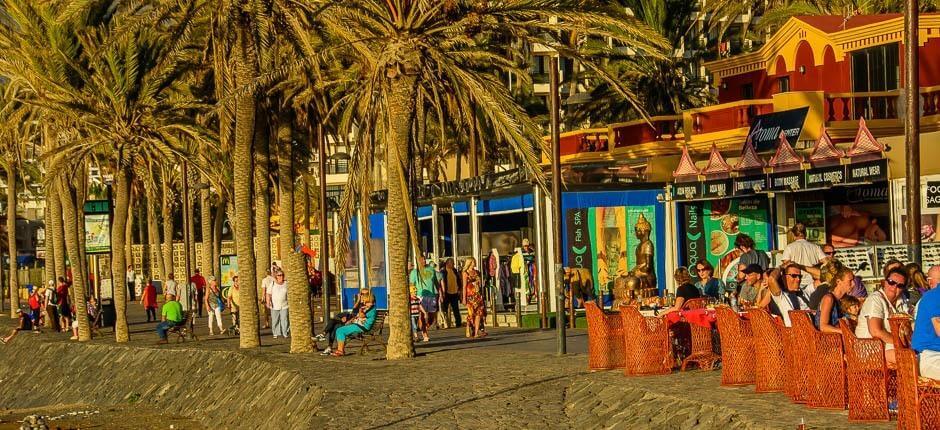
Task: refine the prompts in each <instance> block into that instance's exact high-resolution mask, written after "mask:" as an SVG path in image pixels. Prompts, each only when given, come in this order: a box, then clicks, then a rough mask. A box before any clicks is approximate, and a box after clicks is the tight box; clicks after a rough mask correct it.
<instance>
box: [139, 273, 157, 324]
mask: <svg viewBox="0 0 940 430" xmlns="http://www.w3.org/2000/svg"><path fill="white" fill-rule="evenodd" d="M140 304H141V305H143V307H144V310H145V311H147V322H150V321H151V318H152V320H153V321H156V320H157V287H154V286H153V280H149V281H147V286H146V287H144V291H143V294H141V295H140Z"/></svg>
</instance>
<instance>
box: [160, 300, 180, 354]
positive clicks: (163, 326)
mask: <svg viewBox="0 0 940 430" xmlns="http://www.w3.org/2000/svg"><path fill="white" fill-rule="evenodd" d="M160 315H161V316H160V319H161V321H160V324H157V335H159V336H160V341H159V342H157V343H158V344H161V343H167V342H168V341H167V339H166V334H167V332H168V331H170V329H171V328H173V327H176V326H178V325H180V324H182V323H183V321H184V319H183V305H181V304H180V302H178V301H176V296H174V295H173V294H170V295H168V296H167V301H166V303H164V304H163V308H162V309H161V310H160Z"/></svg>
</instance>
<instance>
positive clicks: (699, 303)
mask: <svg viewBox="0 0 940 430" xmlns="http://www.w3.org/2000/svg"><path fill="white" fill-rule="evenodd" d="M706 306H708V299H707V298H698V299H689V300H686V301H684V302H682V310H692V309H705V307H706Z"/></svg>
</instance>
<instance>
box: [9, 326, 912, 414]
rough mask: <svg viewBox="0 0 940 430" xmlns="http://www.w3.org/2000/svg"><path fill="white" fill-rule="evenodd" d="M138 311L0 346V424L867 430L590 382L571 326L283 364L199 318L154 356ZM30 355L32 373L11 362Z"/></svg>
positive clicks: (715, 380) (746, 399)
mask: <svg viewBox="0 0 940 430" xmlns="http://www.w3.org/2000/svg"><path fill="white" fill-rule="evenodd" d="M137 309H139V308H137V307H132V311H131V314H130V316H131V319H132V325H131V328H132V331H133V333H132V340H131V342H130V343H129V344H125V345H116V344H115V343H114V342H113V338H112V337H111V334H110V329H105V330H103V336H102V337H101V338H97V339H95V340H93V341H92V342H90V343H89V344H82V345H79V344H77V343H75V342H70V341H68V340H67V336H65V335H63V334H54V333H42V334H38V335H37V334H32V333H23V334H21V335H19V336H17V338H16V339H14V341H13V342H12V344H11V345H0V351H2V352H0V375H5V376H2V377H0V378H2V379H3V380H2V381H0V420H5V421H6V423H7V425H9V424H11V421H14V420H16V419H22V416H24V415H26V414H30V413H42V414H49V415H56V414H59V415H61V414H62V413H63V406H64V405H74V406H73V408H74V409H75V410H88V409H89V408H97V410H104V411H105V413H100V414H92V415H88V416H85V417H79V418H76V419H75V420H73V421H76V420H77V422H79V423H82V424H84V426H85V427H87V426H91V425H102V426H103V427H102V428H122V427H125V428H126V426H121V425H116V424H115V422H114V420H115V419H116V418H115V417H120V416H123V414H131V412H129V411H130V410H132V411H133V414H136V417H137V418H136V420H135V421H134V422H135V423H137V424H138V425H139V426H140V427H141V428H168V424H169V423H175V424H174V426H175V428H200V427H201V426H207V427H209V428H212V427H213V424H219V423H221V424H222V425H223V427H226V428H228V427H234V428H239V427H249V424H250V427H252V428H256V427H260V428H290V427H314V426H316V427H325V428H468V429H477V428H513V429H516V428H539V429H544V428H561V429H565V428H578V429H582V428H631V429H633V428H650V429H654V428H657V429H658V428H702V429H708V428H796V426H797V425H798V424H799V423H800V420H801V419H802V420H804V421H805V423H806V424H807V428H817V429H823V428H826V429H843V428H845V429H847V428H864V427H865V426H859V425H850V424H849V423H848V421H847V419H846V413H844V412H841V413H840V412H832V411H813V410H809V409H806V408H803V407H801V406H797V405H793V404H791V403H790V402H789V401H787V400H786V398H785V397H784V396H783V395H782V394H762V395H758V394H754V391H753V387H745V388H721V387H719V377H720V373H719V372H698V371H692V372H686V373H683V374H673V375H667V376H660V377H644V378H627V377H625V376H623V374H622V373H621V372H614V371H610V372H597V373H589V372H587V371H586V367H587V357H586V356H585V350H586V348H585V344H586V333H585V332H584V331H583V330H573V331H569V335H570V337H569V351H570V352H571V354H569V355H567V356H565V357H556V356H555V355H554V350H555V338H554V332H553V331H538V330H529V331H524V330H514V329H493V330H491V335H490V337H488V338H485V339H482V340H467V339H464V338H463V332H462V331H458V330H441V331H436V332H434V331H432V333H431V335H432V341H431V342H429V343H427V344H418V347H417V352H418V355H419V356H418V357H417V358H416V359H414V360H410V361H404V362H387V361H385V360H384V355H383V354H382V353H380V352H376V353H371V354H367V355H365V356H358V355H355V356H348V357H343V358H333V357H323V356H320V355H292V354H289V353H288V342H287V341H281V340H278V341H274V340H272V339H271V338H270V336H269V335H268V334H267V332H265V333H266V334H265V338H264V342H263V343H264V346H263V347H261V348H258V349H255V350H248V351H242V350H239V349H238V348H237V345H238V344H237V339H235V338H229V337H220V336H216V337H211V338H209V337H206V336H205V334H206V333H205V319H201V320H199V322H200V323H201V324H199V325H198V326H197V327H201V331H200V332H199V333H198V334H199V336H200V340H199V341H190V342H186V343H182V344H175V343H171V344H170V345H161V346H156V345H154V342H155V340H156V335H155V334H154V333H153V331H152V329H153V325H154V324H153V323H149V324H148V323H143V322H141V321H140V318H139V317H141V316H142V315H143V314H142V312H138V310H137ZM2 324H3V326H4V327H9V326H10V324H11V322H10V320H8V319H6V318H4V319H3V321H2ZM73 355H74V359H69V358H68V357H66V356H73ZM32 356H35V357H36V358H35V359H34V360H31V361H32V363H24V362H22V360H21V359H19V358H13V357H20V358H22V357H32ZM5 358H7V359H6V360H5ZM14 360H15V361H14ZM56 363H58V364H59V367H61V369H55V368H52V369H51V370H49V371H48V372H43V371H39V372H40V375H42V374H46V373H48V374H49V377H51V378H55V379H57V380H61V379H59V378H67V379H68V380H69V381H70V382H69V383H68V384H64V385H63V384H54V383H46V381H45V380H43V379H41V378H40V379H39V380H30V379H29V378H30V375H32V374H33V372H30V371H29V370H26V369H28V368H29V366H42V368H46V369H48V368H49V366H55V365H56ZM33 370H34V371H35V370H36V369H35V367H34V368H33ZM58 372H62V373H61V374H59V373H58ZM56 375H60V376H56ZM109 376H110V377H109ZM62 390H64V391H62ZM24 393H29V394H28V396H27V397H24V396H22V394H24ZM69 393H71V394H69ZM128 404H133V405H134V408H133V409H127V405H128ZM245 404H250V405H251V407H244V405H245ZM122 408H123V409H122ZM66 409H68V407H67V406H66ZM107 411H111V412H107ZM131 416H134V415H132V414H131ZM3 425H4V424H3V422H2V421H0V429H3V428H4V427H3ZM867 427H868V428H879V429H882V428H883V429H888V428H893V427H894V423H890V424H882V425H872V426H867Z"/></svg>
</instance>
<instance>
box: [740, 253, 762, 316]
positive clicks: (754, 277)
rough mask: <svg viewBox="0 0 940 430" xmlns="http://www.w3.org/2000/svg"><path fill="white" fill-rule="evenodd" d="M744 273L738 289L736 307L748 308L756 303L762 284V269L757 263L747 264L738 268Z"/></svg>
mask: <svg viewBox="0 0 940 430" xmlns="http://www.w3.org/2000/svg"><path fill="white" fill-rule="evenodd" d="M740 272H741V273H743V274H744V282H742V283H741V285H740V287H741V289H740V291H738V307H740V308H741V309H745V308H750V307H753V306H755V304H756V303H757V299H758V295H759V293H760V291H761V287H762V284H763V280H764V278H763V276H764V269H761V267H760V265H758V264H748V265H747V266H745V267H744V268H743V269H741V270H740Z"/></svg>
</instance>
